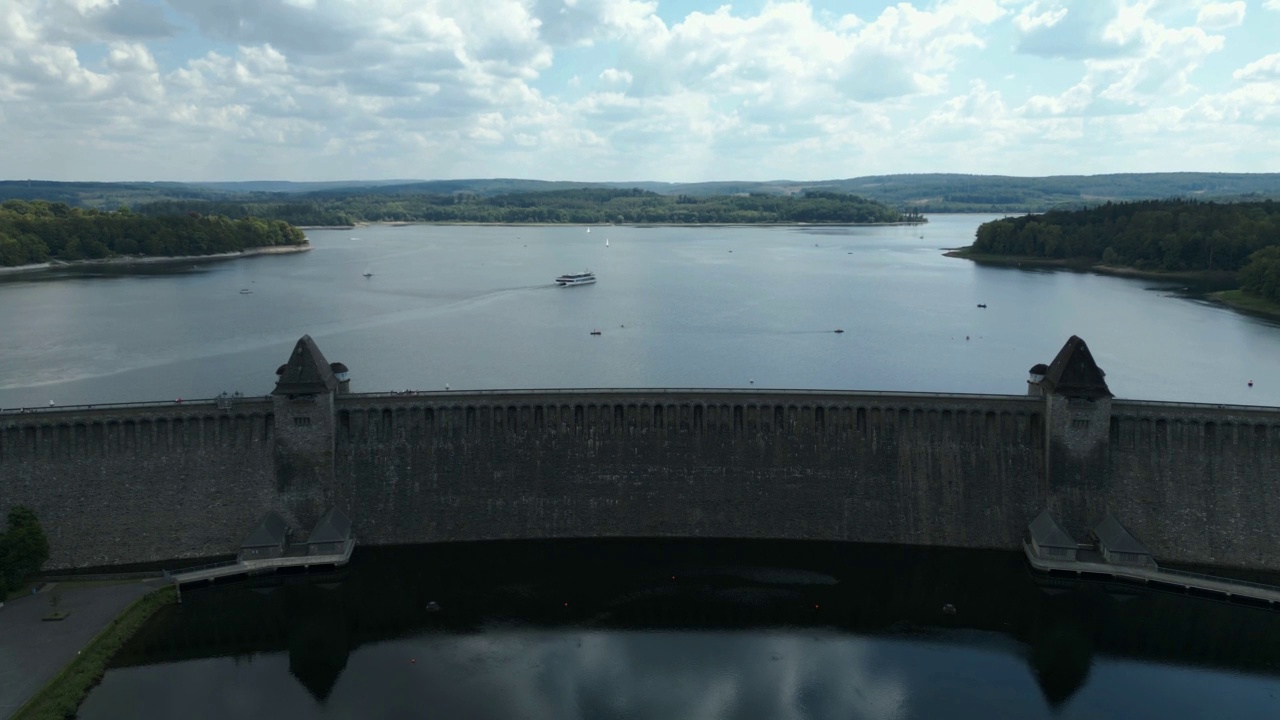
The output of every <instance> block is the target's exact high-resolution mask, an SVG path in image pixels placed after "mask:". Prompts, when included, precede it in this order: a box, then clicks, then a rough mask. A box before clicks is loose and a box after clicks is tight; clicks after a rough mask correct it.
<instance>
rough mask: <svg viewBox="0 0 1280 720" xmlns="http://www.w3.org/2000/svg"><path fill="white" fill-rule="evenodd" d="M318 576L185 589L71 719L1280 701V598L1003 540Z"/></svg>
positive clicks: (572, 553)
mask: <svg viewBox="0 0 1280 720" xmlns="http://www.w3.org/2000/svg"><path fill="white" fill-rule="evenodd" d="M748 559H750V560H754V561H755V562H754V563H748V562H745V561H746V560H748ZM321 580H323V582H319V583H317V582H313V579H308V578H276V579H273V581H272V582H270V583H268V584H262V583H259V584H254V585H237V586H229V587H224V588H216V589H213V590H210V591H206V592H195V593H188V594H187V596H186V600H185V603H184V604H183V605H182V606H181V607H178V608H173V609H171V610H169V611H166V612H165V613H163V614H162V615H160V616H158V617H157V619H156V620H155V621H154V622H152V623H150V624H149V625H148V626H147V627H145V628H144V629H143V630H142V631H141V632H140V633H139V634H138V635H137V636H136V637H135V638H134V640H133V641H132V642H131V643H130V644H129V645H128V646H126V648H125V649H124V650H123V651H122V653H121V654H120V656H119V657H118V658H117V661H116V663H115V665H114V666H113V668H112V669H111V670H110V671H109V672H108V674H107V676H106V678H105V680H104V682H103V684H102V685H101V686H100V687H99V688H98V689H97V690H96V691H95V692H94V693H93V694H92V695H91V696H90V698H89V700H88V701H87V702H86V704H85V706H84V707H83V708H82V712H81V717H86V718H95V717H121V716H142V715H146V716H148V717H179V716H181V717H227V716H237V717H268V716H272V717H275V716H287V717H388V718H390V717H408V716H421V715H423V714H424V713H426V714H430V715H431V716H437V717H460V718H461V717H465V718H500V717H520V718H575V717H581V718H615V717H616V718H654V719H655V720H657V719H662V720H667V719H670V718H683V717H688V718H706V717H725V718H743V719H744V720H746V719H755V718H761V719H764V718H828V717H830V718H863V717H866V718H916V717H921V718H923V717H956V718H964V717H974V718H979V717H982V718H986V717H1030V718H1034V717H1050V716H1057V717H1081V718H1083V717H1135V716H1156V715H1152V714H1151V713H1149V712H1147V711H1146V710H1147V709H1150V708H1161V711H1160V712H1161V713H1162V714H1159V716H1161V717H1169V718H1180V717H1199V716H1200V713H1202V712H1210V711H1212V714H1213V715H1214V716H1218V715H1219V713H1218V712H1217V711H1216V710H1215V708H1218V707H1220V706H1225V707H1230V708H1231V711H1232V712H1231V716H1232V717H1246V718H1247V717H1258V718H1263V717H1267V718H1272V717H1275V716H1276V715H1277V713H1280V680H1278V679H1277V676H1280V613H1274V612H1270V611H1266V610H1259V609H1253V608H1243V607H1238V606H1231V605H1226V604H1223V603H1215V602H1211V601H1207V600H1199V599H1194V598H1187V597H1180V596H1174V595H1168V594H1158V593H1148V592H1146V591H1136V590H1134V589H1132V588H1121V587H1107V586H1099V585H1089V584H1085V585H1080V584H1075V583H1069V584H1063V583H1060V582H1056V581H1055V582H1054V583H1052V584H1037V583H1036V582H1035V581H1034V580H1033V579H1032V578H1031V576H1030V575H1029V574H1028V572H1027V571H1026V569H1025V567H1024V565H1023V563H1022V560H1021V557H1020V556H1018V555H1016V554H1010V553H993V552H971V551H939V550H919V549H907V548H897V547H867V546H841V545H834V544H801V543H776V542H772V543H744V542H723V543H708V542H657V541H648V542H637V541H627V542H621V541H618V542H607V541H602V542H543V543H523V542H522V543H487V544H475V545H464V546H438V547H430V548H415V549H408V548H402V549H379V550H371V549H367V548H366V549H362V550H360V552H359V554H358V556H357V559H356V561H355V562H354V563H353V565H352V566H351V567H350V568H349V570H348V571H346V572H345V573H344V574H342V575H339V576H331V577H327V578H322V579H321ZM429 602H436V603H438V605H439V608H440V610H439V612H432V611H430V610H429V609H428V603H429ZM948 603H950V604H953V605H954V606H955V607H956V612H955V614H947V613H944V612H942V607H943V606H944V605H945V604H948ZM211 658H218V659H217V660H211ZM192 697H198V698H201V699H202V702H201V703H199V705H198V707H194V708H193V707H191V706H190V698H192ZM1135 703H1136V704H1137V706H1135ZM1144 703H1145V704H1144ZM1126 708H1127V709H1126ZM1121 709H1126V710H1125V712H1127V713H1128V714H1123V713H1121V712H1120V710H1121ZM170 711H171V712H170ZM428 711H429V712H428ZM166 712H170V714H167V715H166V714H165V713H166ZM1224 716H1225V715H1224Z"/></svg>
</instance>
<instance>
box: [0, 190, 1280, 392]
mask: <svg viewBox="0 0 1280 720" xmlns="http://www.w3.org/2000/svg"><path fill="white" fill-rule="evenodd" d="M993 217H994V216H978V215H937V216H933V217H931V218H930V222H929V223H928V224H926V225H921V226H896V227H705V228H691V227H653V228H649V227H596V228H592V231H591V232H587V231H586V228H583V227H566V226H537V227H530V226H514V227H495V226H431V225H408V226H401V227H394V226H385V225H380V226H369V227H359V228H356V229H353V230H312V231H309V232H308V236H309V238H310V239H311V242H312V244H313V245H314V249H313V250H312V251H310V252H306V253H299V254H290V255H275V256H260V257H254V258H249V259H244V260H231V261H193V262H191V263H182V264H178V265H170V264H166V265H149V266H132V267H118V266H116V267H103V266H96V267H85V266H81V267H76V268H72V269H66V270H60V271H56V272H45V273H39V274H23V275H8V276H4V275H0V308H3V310H4V312H0V339H2V342H0V407H5V408H12V407H19V406H27V407H33V406H42V405H47V404H48V403H49V402H50V401H54V402H55V403H57V404H59V405H69V404H84V403H108V402H129V401H139V400H173V399H175V398H202V397H211V396H213V395H216V394H218V393H220V392H223V391H226V392H242V393H244V394H246V395H261V394H266V393H269V392H270V391H271V388H272V386H273V383H274V381H275V376H274V374H273V373H274V370H275V368H276V367H277V366H278V365H280V364H281V363H282V362H284V361H285V359H287V357H288V355H289V352H290V350H291V349H292V346H293V343H294V342H295V341H297V339H298V338H299V337H300V336H301V335H303V334H304V333H305V334H310V335H311V336H312V337H313V338H315V339H316V341H317V343H318V344H319V346H320V348H321V349H322V350H323V351H324V353H325V355H326V356H327V357H328V359H329V360H330V361H331V362H333V361H337V362H343V363H345V364H346V365H348V366H349V367H350V368H351V378H352V390H353V391H354V392H361V391H389V390H404V389H414V390H442V389H444V387H445V385H446V384H448V385H449V386H450V387H451V388H453V389H501V388H557V387H559V388H573V387H619V388H626V387H748V386H751V385H754V386H755V387H761V388H791V389H799V388H814V389H853V390H901V391H932V392H980V393H1010V394H1022V393H1024V392H1025V390H1026V385H1025V380H1026V377H1027V370H1028V368H1030V367H1031V366H1032V365H1034V364H1035V363H1039V362H1049V361H1050V360H1052V359H1053V356H1054V355H1055V354H1056V353H1057V351H1058V350H1059V348H1061V347H1062V344H1063V343H1064V342H1065V341H1066V340H1067V338H1068V337H1070V336H1071V335H1073V334H1074V335H1079V336H1081V337H1083V338H1084V339H1085V340H1086V341H1087V342H1088V343H1089V347H1090V349H1091V350H1092V351H1093V354H1094V357H1095V358H1096V359H1097V361H1098V363H1099V364H1100V365H1101V366H1102V368H1103V369H1104V370H1106V372H1107V380H1108V382H1109V383H1110V385H1111V389H1112V391H1113V392H1114V393H1115V394H1116V395H1117V396H1119V397H1125V398H1136V399H1147V400H1174V401H1188V402H1207V403H1215V404H1226V403H1232V404H1253V405H1280V373H1277V359H1280V324H1277V323H1275V322H1274V321H1268V320H1265V319H1259V318H1255V317H1250V316H1247V315H1243V314H1240V313H1237V312H1234V311H1232V310H1229V309H1227V308H1224V307H1221V306H1218V305H1215V304H1213V303H1211V302H1208V301H1205V300H1202V299H1196V298H1195V297H1194V292H1195V289H1194V288H1188V290H1187V291H1184V290H1183V289H1182V288H1183V283H1181V282H1167V281H1152V280H1141V279H1128V278H1116V277H1104V276H1097V275H1091V274H1085V273H1077V272H1068V271H1045V270H1022V269H1018V268H1004V267H988V266H980V265H976V264H974V263H972V262H970V261H967V260H960V259H954V258H947V257H944V256H943V255H942V252H941V250H940V249H941V248H949V247H957V246H962V245H967V244H969V243H970V242H972V240H973V236H974V231H975V230H976V228H977V226H978V224H980V223H981V222H983V221H985V220H988V219H992V218H993ZM606 240H607V241H608V245H607V246H606ZM584 269H590V270H592V271H594V272H595V273H596V274H597V276H598V277H599V282H598V283H596V284H595V285H588V286H583V287H573V288H561V287H558V286H556V285H554V284H553V282H552V280H553V279H554V278H555V277H556V276H558V275H560V274H563V273H570V272H581V271H582V270H584ZM365 272H369V273H371V277H368V278H366V277H363V274H364V273H365ZM242 289H245V290H250V291H251V293H250V294H241V292H240V291H241V290H242ZM1187 294H1191V295H1192V296H1191V297H1184V296H1183V295H1187ZM979 303H981V304H985V305H987V308H986V309H981V308H978V307H977V305H978V304H979ZM836 329H842V330H844V331H845V332H844V333H842V334H836V333H834V332H833V331H834V330H836ZM592 330H600V331H601V333H602V334H601V335H598V336H593V335H591V334H590V332H591V331H592ZM966 337H968V340H966ZM1250 380H1252V381H1254V386H1253V387H1252V388H1250V387H1248V384H1247V383H1248V382H1249V381H1250Z"/></svg>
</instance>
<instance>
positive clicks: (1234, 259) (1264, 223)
mask: <svg viewBox="0 0 1280 720" xmlns="http://www.w3.org/2000/svg"><path fill="white" fill-rule="evenodd" d="M1277 246H1280V203H1277V202H1274V201H1270V200H1268V201H1265V202H1242V203H1213V202H1198V201H1195V200H1149V201H1143V202H1133V203H1107V204H1105V205H1101V206H1098V207H1094V208H1088V209H1083V210H1073V211H1052V212H1047V213H1044V214H1043V215H1025V216H1022V217H1015V218H1004V219H1002V220H995V221H993V222H988V223H983V224H982V225H981V226H979V227H978V232H977V237H976V240H975V242H974V244H973V246H972V248H971V251H972V252H974V253H980V254H988V255H1010V256H1028V257H1037V258H1055V259H1062V260H1073V259H1078V260H1083V261H1089V262H1094V263H1102V264H1104V265H1113V266H1120V267H1130V268H1137V269H1140V270H1157V271H1169V272H1194V271H1229V272H1238V273H1239V276H1238V277H1239V279H1240V282H1241V286H1242V287H1243V288H1244V289H1245V290H1248V291H1250V292H1253V293H1256V294H1259V295H1262V296H1264V297H1268V298H1269V299H1272V300H1280V259H1278V258H1280V249H1277Z"/></svg>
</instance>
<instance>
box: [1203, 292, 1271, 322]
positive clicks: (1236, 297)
mask: <svg viewBox="0 0 1280 720" xmlns="http://www.w3.org/2000/svg"><path fill="white" fill-rule="evenodd" d="M1209 297H1212V298H1213V299H1214V300H1217V301H1218V302H1220V303H1222V304H1224V305H1229V306H1231V307H1233V308H1235V309H1237V310H1243V311H1245V312H1251V313H1257V314H1259V315H1267V316H1270V317H1275V318H1280V303H1277V302H1273V301H1271V300H1268V299H1266V298H1263V297H1258V296H1257V295H1253V294H1251V293H1247V292H1245V291H1243V290H1223V291H1222V292H1216V293H1212V294H1211V295H1210V296H1209Z"/></svg>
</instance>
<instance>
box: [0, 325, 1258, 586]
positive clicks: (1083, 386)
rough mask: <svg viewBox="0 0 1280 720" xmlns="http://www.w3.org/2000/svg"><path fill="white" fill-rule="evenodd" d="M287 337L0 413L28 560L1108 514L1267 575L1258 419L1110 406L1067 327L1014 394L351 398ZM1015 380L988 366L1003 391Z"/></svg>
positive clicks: (857, 532)
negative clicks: (271, 345)
mask: <svg viewBox="0 0 1280 720" xmlns="http://www.w3.org/2000/svg"><path fill="white" fill-rule="evenodd" d="M348 372H349V371H348V370H347V368H346V366H344V365H342V364H341V363H329V362H328V361H327V360H326V359H325V358H324V356H323V354H322V353H321V352H320V350H319V348H318V347H317V346H316V344H315V343H314V342H313V341H312V340H311V338H310V337H303V338H302V339H301V340H299V341H298V343H297V345H296V346H295V347H294V350H293V352H292V353H291V355H290V357H289V359H288V362H287V363H285V364H284V365H282V366H281V367H280V368H279V369H278V370H277V376H278V380H277V384H276V389H275V392H274V393H273V394H272V395H271V396H269V397H268V398H265V399H262V398H259V399H240V398H236V399H227V398H222V399H217V400H208V401H199V402H190V401H188V402H183V403H140V404H127V405H115V406H97V407H83V408H41V409H36V410H31V411H26V412H19V411H4V412H3V413H0V517H3V515H2V514H3V513H5V512H7V511H8V509H9V508H11V507H13V506H15V505H26V506H29V507H31V508H33V509H34V510H35V512H36V514H37V515H38V517H39V518H40V521H41V523H42V524H43V526H44V528H45V531H46V533H47V534H48V536H49V542H50V560H49V563H48V564H47V565H46V568H47V569H61V568H78V567H99V566H111V565H122V564H132V563H144V562H159V561H171V560H176V559H183V558H204V557H210V556H215V555H230V554H234V553H235V552H236V550H237V549H238V546H239V542H240V540H241V539H242V538H243V537H244V535H245V533H247V532H248V531H249V530H250V529H251V528H252V527H253V526H254V525H255V524H256V523H257V522H258V521H259V520H260V519H261V518H262V516H263V515H264V514H265V513H267V512H268V511H272V510H274V511H276V512H279V513H280V514H281V515H282V516H283V517H284V518H285V519H287V521H288V522H289V524H290V525H292V526H296V527H309V526H311V525H312V524H313V523H314V522H315V521H316V519H317V518H318V517H319V515H320V514H321V513H323V512H324V511H325V510H327V509H328V508H330V507H333V506H335V505H336V506H338V507H340V508H342V509H343V510H344V511H346V513H347V514H348V515H349V516H350V517H351V519H352V522H353V528H352V531H353V534H354V535H355V536H357V537H359V538H360V543H361V544H362V545H370V544H373V545H377V544H401V543H429V542H445V541H469V540H489V539H503V538H510V539H533V538H571V537H576V538H585V537H709V538H712V537H714V538H769V539H812V540H842V541H852V542H874V543H901V544H912V545H937V546H950V547H964V548H999V549H1008V550H1019V549H1020V548H1021V541H1022V538H1023V537H1024V535H1025V533H1026V528H1027V524H1028V523H1029V522H1030V521H1031V519H1032V518H1034V517H1035V516H1036V515H1037V514H1038V513H1039V512H1040V511H1041V510H1044V509H1049V510H1050V511H1051V512H1053V514H1054V515H1055V516H1056V517H1057V518H1058V519H1059V520H1060V521H1061V522H1062V523H1063V525H1064V527H1066V528H1067V529H1069V530H1071V531H1073V532H1077V533H1082V531H1083V530H1084V529H1085V528H1087V527H1088V526H1090V525H1091V524H1092V523H1095V522H1097V521H1098V519H1099V518H1101V517H1102V516H1103V515H1104V514H1105V513H1107V512H1108V511H1110V512H1112V513H1114V514H1115V515H1116V516H1117V517H1118V518H1120V519H1122V520H1123V521H1124V523H1125V525H1126V526H1127V527H1128V528H1129V529H1130V530H1132V531H1133V533H1134V534H1135V535H1137V536H1138V537H1141V538H1142V540H1143V542H1145V543H1146V544H1147V545H1148V546H1149V547H1150V549H1151V551H1152V553H1153V554H1154V555H1155V556H1156V557H1157V558H1158V559H1160V560H1161V561H1162V562H1166V563H1169V562H1172V563H1178V562H1183V563H1197V564H1204V565H1211V566H1222V567H1240V568H1252V569H1262V570H1271V571H1280V408H1268V407H1245V406H1217V405H1199V404H1180V403H1161V402H1142V401H1132V400H1119V399H1115V398H1114V397H1113V396H1112V394H1111V391H1110V389H1109V388H1108V387H1107V385H1106V382H1105V380H1104V375H1103V373H1102V371H1101V370H1100V369H1099V368H1098V367H1097V365H1096V363H1095V362H1094V360H1093V358H1092V356H1091V354H1090V353H1089V350H1088V347H1087V346H1086V345H1085V343H1084V342H1083V341H1082V340H1080V339H1079V338H1075V337H1073V338H1071V340H1069V341H1068V342H1067V344H1066V345H1065V346H1064V347H1063V348H1062V351H1061V352H1059V353H1058V356H1057V357H1055V358H1054V359H1053V362H1052V363H1050V364H1037V365H1036V366H1035V367H1033V368H1032V373H1031V379H1030V380H1029V381H1028V383H1027V385H1026V389H1027V393H1026V394H1025V395H960V394H938V393H880V392H852V391H786V390H716V389H709V390H691V389H684V390H658V389H650V390H536V391H533V390H525V391H521V390H511V391H482V392H424V393H392V394H356V393H351V392H349V384H350V380H349V378H348ZM1020 382H1021V379H1014V378H1011V385H1012V384H1015V383H1020Z"/></svg>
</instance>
